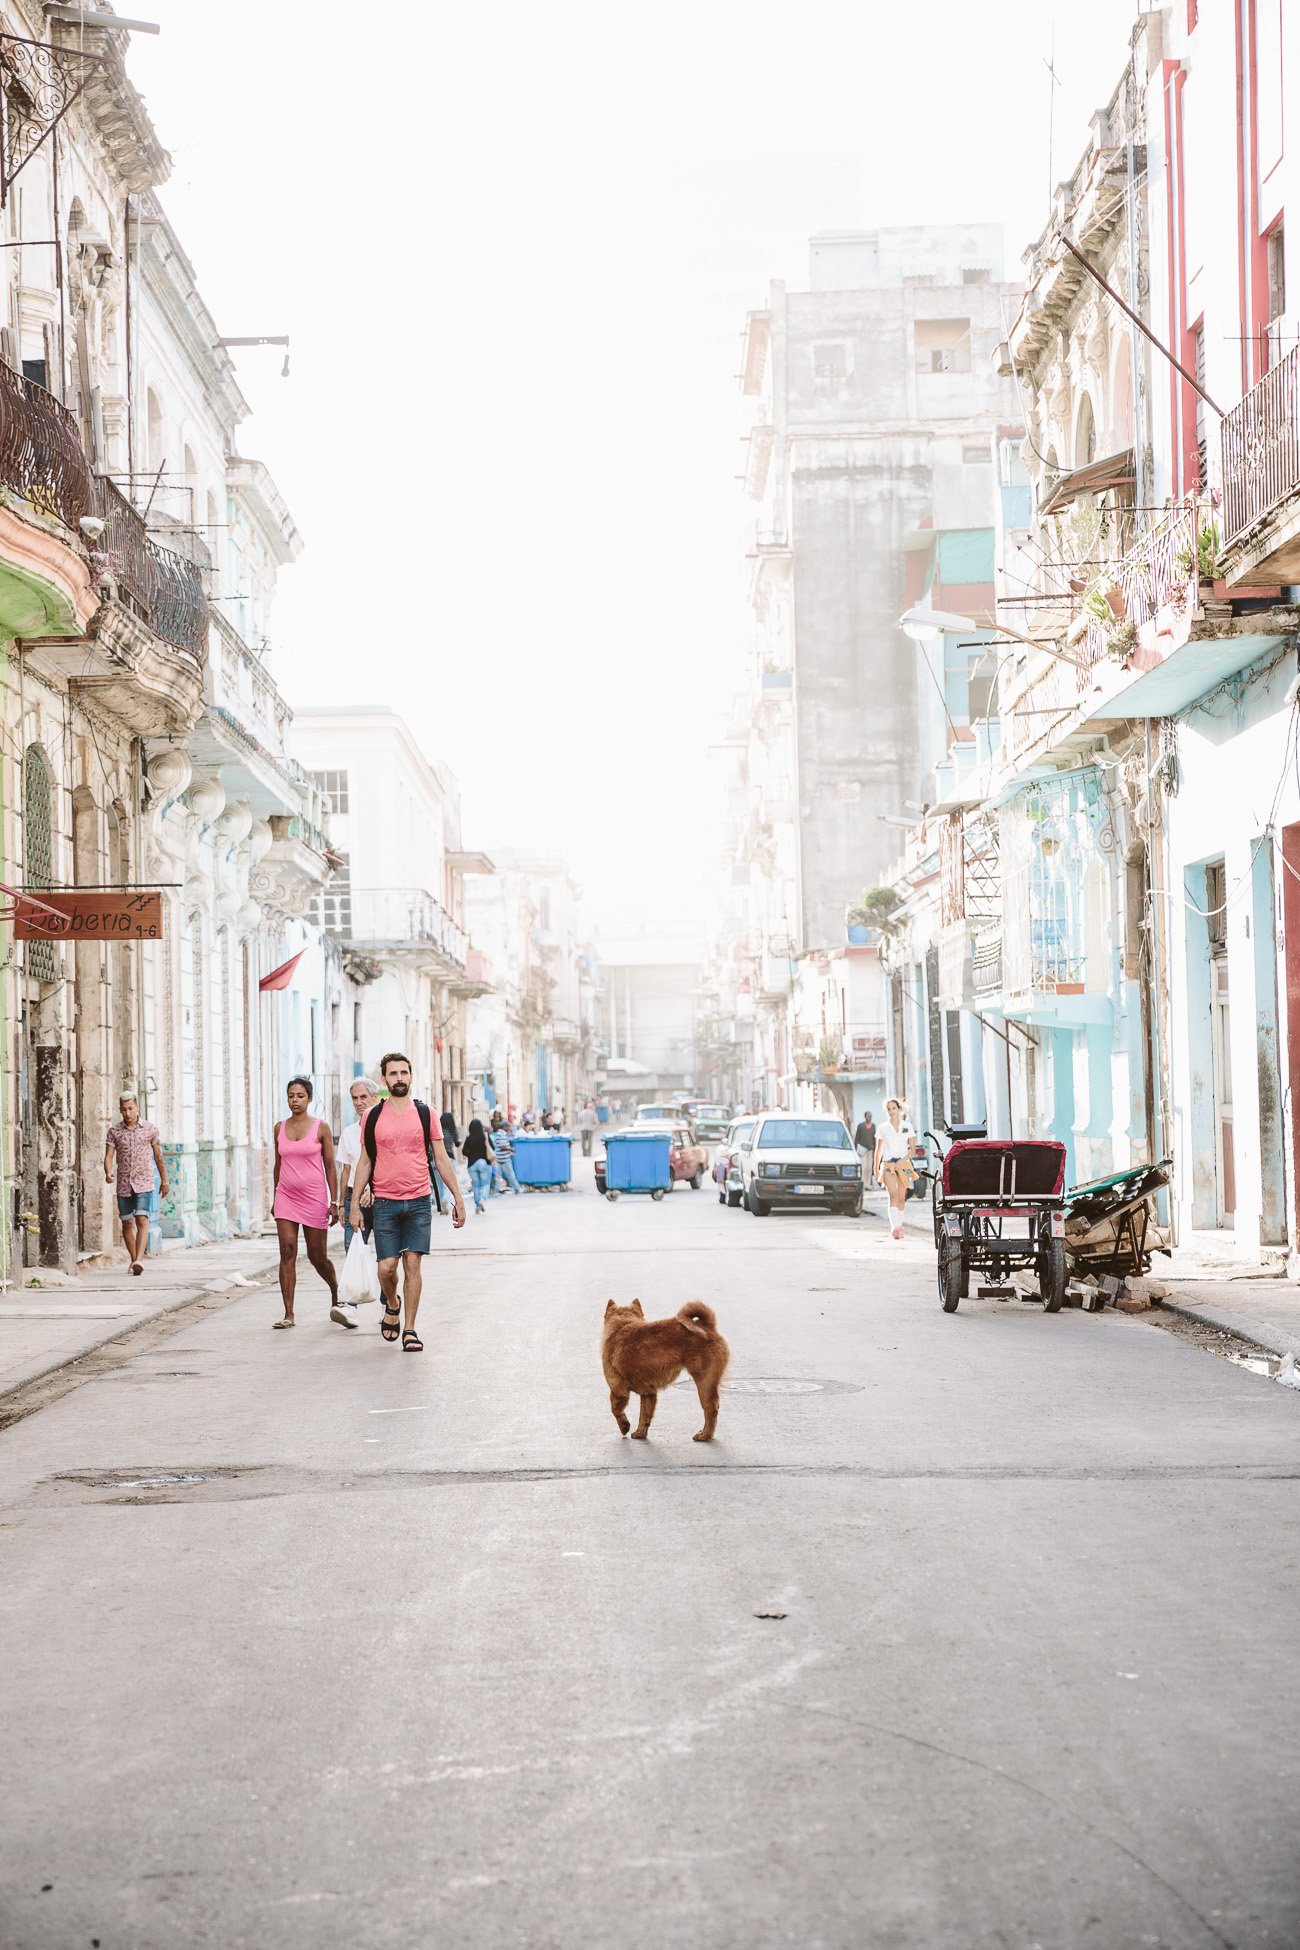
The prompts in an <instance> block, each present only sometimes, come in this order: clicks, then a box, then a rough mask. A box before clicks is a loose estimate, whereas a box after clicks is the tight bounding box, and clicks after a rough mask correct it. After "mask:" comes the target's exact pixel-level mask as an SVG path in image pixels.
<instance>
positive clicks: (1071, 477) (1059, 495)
mask: <svg viewBox="0 0 1300 1950" xmlns="http://www.w3.org/2000/svg"><path fill="white" fill-rule="evenodd" d="M1136 481H1137V467H1136V465H1135V463H1134V459H1133V449H1132V448H1131V447H1126V448H1125V449H1124V451H1123V453H1122V454H1107V456H1106V458H1105V460H1090V461H1089V462H1088V465H1087V466H1086V467H1076V468H1075V470H1074V472H1073V474H1063V475H1062V476H1061V479H1060V480H1059V481H1058V482H1057V483H1056V486H1055V487H1054V488H1053V489H1052V492H1051V493H1050V494H1049V496H1048V497H1047V499H1046V501H1044V503H1043V505H1042V507H1041V508H1040V509H1039V510H1038V512H1039V514H1040V515H1059V514H1061V513H1062V512H1063V510H1064V509H1066V508H1067V507H1068V506H1069V505H1070V503H1071V501H1073V500H1074V499H1075V498H1076V497H1077V496H1078V495H1080V494H1105V493H1106V492H1107V491H1108V490H1109V489H1110V488H1117V487H1133V486H1134V485H1135V483H1136Z"/></svg>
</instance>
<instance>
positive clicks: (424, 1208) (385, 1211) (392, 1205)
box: [370, 1192, 433, 1259]
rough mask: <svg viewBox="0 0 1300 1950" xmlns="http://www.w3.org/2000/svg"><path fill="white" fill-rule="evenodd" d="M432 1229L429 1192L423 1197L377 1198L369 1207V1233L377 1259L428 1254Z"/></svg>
mask: <svg viewBox="0 0 1300 1950" xmlns="http://www.w3.org/2000/svg"><path fill="white" fill-rule="evenodd" d="M432 1231H433V1213H432V1208H431V1206H430V1203H429V1194H428V1193H427V1192H426V1193H425V1195H424V1197H423V1198H377V1199H376V1200H375V1201H374V1203H373V1205H372V1206H371V1208H370V1236H371V1238H372V1239H373V1240H374V1242H375V1257H376V1259H400V1257H401V1255H402V1254H403V1253H427V1252H428V1250H429V1238H430V1235H431V1233H432Z"/></svg>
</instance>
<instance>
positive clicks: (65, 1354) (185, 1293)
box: [0, 1233, 279, 1396]
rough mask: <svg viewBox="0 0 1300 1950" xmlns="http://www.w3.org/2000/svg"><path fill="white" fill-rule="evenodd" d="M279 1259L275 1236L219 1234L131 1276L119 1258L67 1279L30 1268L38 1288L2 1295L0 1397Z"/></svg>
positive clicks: (259, 1272)
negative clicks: (216, 1238)
mask: <svg viewBox="0 0 1300 1950" xmlns="http://www.w3.org/2000/svg"><path fill="white" fill-rule="evenodd" d="M278 1259H279V1252H278V1248H277V1246H276V1240H275V1235H274V1233H271V1234H270V1235H269V1236H267V1237H265V1238H257V1239H225V1240H219V1241H216V1242H214V1243H213V1244H212V1245H210V1246H193V1247H190V1248H188V1249H187V1248H185V1247H180V1246H178V1247H177V1248H175V1249H170V1250H165V1251H164V1252H162V1253H161V1254H160V1255H158V1256H156V1257H153V1258H150V1259H149V1260H147V1261H146V1262H145V1270H144V1273H143V1274H142V1276H141V1277H140V1278H138V1279H134V1278H132V1276H131V1270H130V1268H129V1267H128V1266H127V1265H126V1263H125V1261H124V1262H123V1264H122V1265H120V1266H108V1267H99V1268H96V1269H95V1270H94V1271H93V1272H87V1273H81V1274H77V1275H74V1276H72V1277H69V1276H67V1275H66V1274H60V1273H56V1272H52V1271H47V1270H46V1269H44V1268H38V1267H28V1268H26V1269H25V1271H24V1278H31V1277H32V1276H33V1275H35V1276H36V1277H37V1278H39V1279H40V1281H41V1284H40V1286H24V1287H18V1288H15V1289H13V1290H12V1291H11V1292H9V1293H7V1294H4V1295H3V1296H0V1396H2V1395H7V1394H9V1393H10V1392H11V1391H12V1390H13V1389H15V1388H21V1387H22V1386H23V1385H24V1384H25V1383H26V1382H29V1381H34V1380H35V1379H37V1378H38V1377H39V1376H40V1375H44V1374H49V1373H51V1372H52V1371H53V1370H54V1369H56V1368H62V1367H66V1366H67V1364H68V1363H69V1362H70V1361H76V1360H78V1359H79V1358H80V1357H81V1356H82V1355H83V1354H88V1353H89V1352H90V1351H91V1349H92V1348H96V1347H99V1346H101V1345H102V1343H103V1342H105V1341H111V1340H113V1339H115V1338H116V1336H117V1335H119V1334H122V1333H125V1332H127V1331H128V1330H129V1329H130V1328H132V1327H136V1326H138V1325H139V1323H140V1322H141V1321H143V1320H149V1319H151V1318H153V1317H154V1316H155V1315H157V1314H163V1313H166V1312H168V1310H169V1309H170V1308H172V1307H180V1306H184V1305H185V1304H186V1302H187V1301H190V1300H194V1299H196V1298H198V1297H199V1296H201V1295H202V1294H205V1293H225V1292H227V1291H228V1290H229V1289H230V1288H231V1287H239V1286H241V1285H242V1284H244V1283H245V1282H247V1283H249V1284H252V1283H254V1282H255V1281H256V1280H257V1278H258V1276H259V1275H263V1276H265V1274H266V1273H268V1272H269V1271H271V1270H273V1269H274V1267H275V1266H276V1264H277V1262H278Z"/></svg>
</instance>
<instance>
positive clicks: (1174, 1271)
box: [863, 1191, 1300, 1355]
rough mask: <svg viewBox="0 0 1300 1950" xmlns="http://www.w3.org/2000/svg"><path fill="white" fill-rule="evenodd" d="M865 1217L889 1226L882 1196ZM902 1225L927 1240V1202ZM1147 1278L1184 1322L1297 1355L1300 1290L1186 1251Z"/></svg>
mask: <svg viewBox="0 0 1300 1950" xmlns="http://www.w3.org/2000/svg"><path fill="white" fill-rule="evenodd" d="M863 1210H864V1212H871V1213H874V1214H875V1215H876V1216H877V1217H878V1218H879V1220H880V1223H881V1224H882V1225H886V1224H887V1223H888V1218H887V1214H886V1209H885V1199H884V1194H883V1192H875V1193H872V1192H870V1191H869V1192H868V1193H867V1195H866V1199H865V1202H864V1205H863ZM903 1221H904V1224H905V1225H906V1227H907V1231H908V1236H909V1237H911V1236H913V1235H914V1234H922V1235H924V1236H925V1237H926V1238H927V1239H928V1238H930V1237H931V1236H932V1234H931V1228H932V1223H933V1222H932V1220H931V1217H930V1203H929V1200H928V1199H909V1200H908V1201H907V1205H906V1207H905V1208H904V1213H903ZM1151 1278H1152V1279H1153V1280H1161V1281H1163V1282H1164V1283H1165V1284H1166V1285H1167V1286H1168V1287H1169V1291H1170V1297H1169V1298H1168V1299H1167V1300H1165V1301H1162V1302H1161V1304H1162V1305H1163V1306H1166V1307H1168V1308H1170V1309H1171V1311H1172V1312H1174V1313H1179V1314H1185V1315H1186V1316H1187V1318H1188V1319H1189V1320H1204V1321H1208V1322H1209V1323H1210V1325H1211V1326H1212V1327H1222V1328H1224V1329H1226V1330H1227V1332H1228V1333H1230V1334H1240V1335H1242V1336H1243V1337H1244V1338H1245V1339H1246V1340H1249V1341H1258V1343H1259V1345H1260V1346H1261V1347H1266V1348H1268V1350H1269V1352H1270V1353H1272V1354H1281V1355H1286V1354H1295V1355H1300V1285H1297V1283H1296V1282H1295V1281H1294V1280H1288V1279H1286V1278H1285V1277H1284V1276H1282V1275H1280V1274H1279V1275H1268V1274H1264V1273H1262V1272H1259V1271H1257V1270H1256V1269H1255V1268H1253V1267H1243V1268H1242V1269H1241V1271H1240V1272H1230V1271H1229V1270H1228V1268H1227V1267H1226V1266H1222V1265H1207V1264H1205V1262H1204V1261H1202V1260H1198V1259H1197V1258H1195V1257H1194V1256H1193V1255H1192V1254H1191V1253H1190V1252H1186V1251H1181V1252H1180V1251H1175V1252H1174V1253H1173V1254H1172V1255H1171V1256H1170V1257H1169V1258H1168V1259H1166V1258H1165V1257H1164V1255H1163V1254H1161V1253H1157V1254H1156V1255H1155V1257H1154V1258H1153V1260H1152V1262H1151Z"/></svg>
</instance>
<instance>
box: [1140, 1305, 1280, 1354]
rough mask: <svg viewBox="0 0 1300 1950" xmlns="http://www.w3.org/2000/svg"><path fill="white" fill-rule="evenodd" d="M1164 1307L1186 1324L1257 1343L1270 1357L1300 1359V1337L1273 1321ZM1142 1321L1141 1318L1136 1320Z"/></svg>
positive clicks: (1212, 1308)
mask: <svg viewBox="0 0 1300 1950" xmlns="http://www.w3.org/2000/svg"><path fill="white" fill-rule="evenodd" d="M1157 1305H1159V1306H1161V1307H1167V1308H1168V1309H1169V1312H1170V1313H1171V1314H1181V1315H1182V1317H1183V1319H1184V1320H1199V1321H1201V1322H1203V1323H1206V1324H1208V1325H1209V1326H1211V1327H1221V1328H1222V1329H1223V1330H1224V1332H1225V1333H1227V1334H1239V1335H1240V1336H1241V1338H1242V1340H1244V1341H1254V1342H1255V1344H1256V1346H1257V1347H1263V1348H1267V1349H1268V1351H1269V1353H1270V1354H1277V1355H1280V1356H1281V1357H1282V1358H1283V1359H1285V1357H1286V1356H1287V1355H1288V1354H1294V1355H1297V1356H1300V1334H1292V1333H1288V1331H1287V1330H1286V1328H1285V1327H1276V1326H1274V1325H1273V1324H1272V1322H1270V1321H1266V1320H1259V1319H1257V1318H1256V1317H1255V1316H1254V1315H1253V1314H1235V1313H1233V1312H1231V1310H1230V1309H1229V1308H1227V1307H1215V1306H1210V1307H1193V1306H1190V1305H1189V1304H1188V1303H1187V1302H1186V1301H1181V1300H1173V1299H1169V1300H1161V1301H1158V1302H1157ZM1134 1317H1135V1318H1136V1319H1138V1320H1141V1318H1142V1316H1141V1314H1137V1315H1135V1316H1134Z"/></svg>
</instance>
